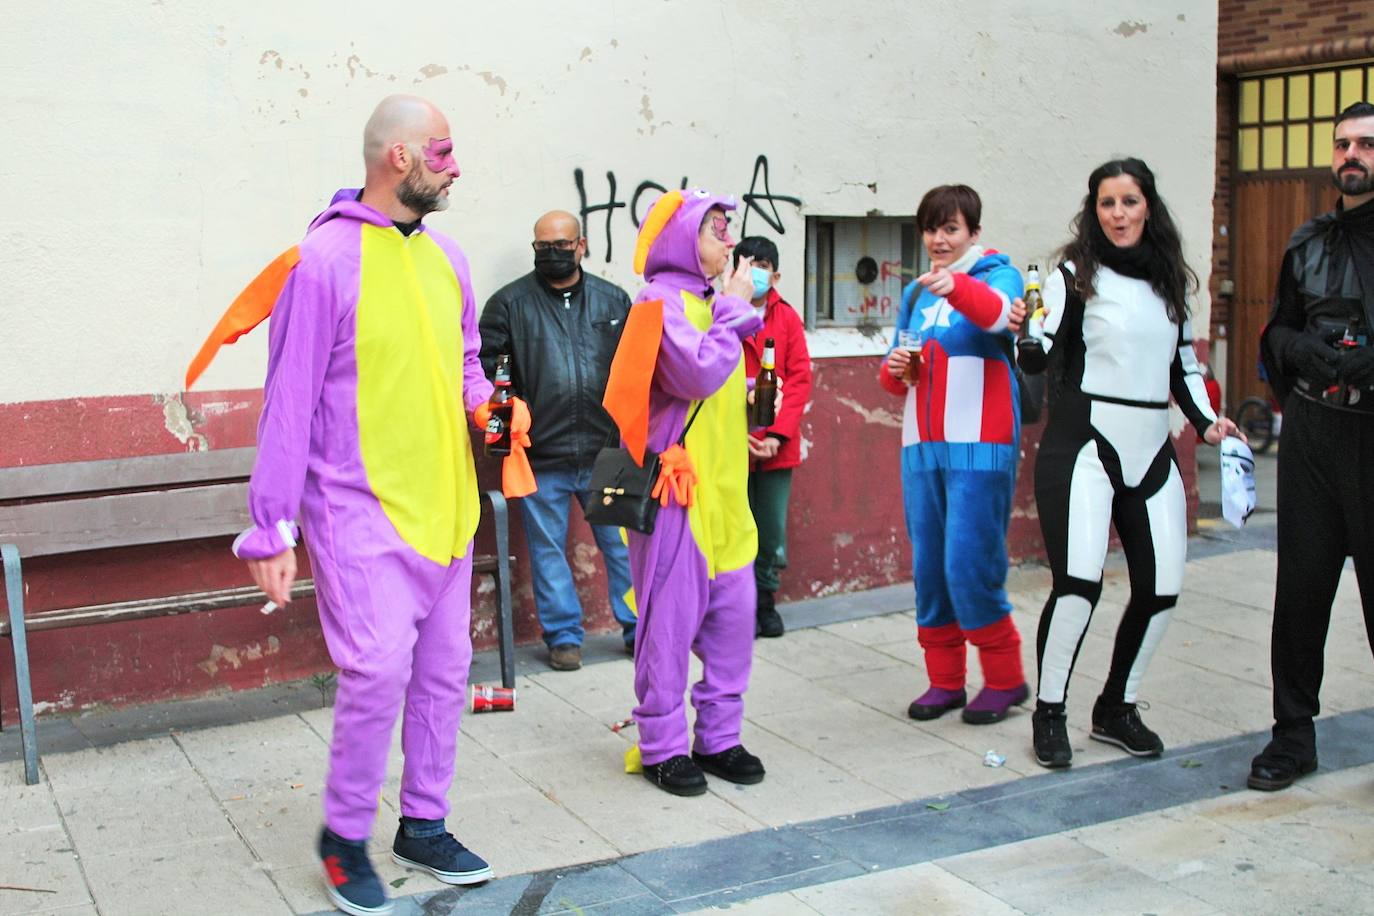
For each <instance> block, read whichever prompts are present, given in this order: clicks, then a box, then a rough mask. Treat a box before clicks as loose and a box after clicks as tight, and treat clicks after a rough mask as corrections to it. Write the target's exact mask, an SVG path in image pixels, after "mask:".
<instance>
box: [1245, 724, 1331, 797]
mask: <svg viewBox="0 0 1374 916" xmlns="http://www.w3.org/2000/svg"><path fill="white" fill-rule="evenodd" d="M1304 724H1305V727H1299V728H1292V727H1288V728H1285V727H1282V726H1278V725H1276V726H1274V737H1273V740H1271V741H1270V742H1269V743H1268V744H1267V745H1266V746H1265V748H1264V750H1263V751H1260V753H1259V755H1258V756H1256V757H1255V759H1254V760H1252V761H1250V776H1249V777H1248V778H1247V779H1246V780H1245V784H1246V785H1247V786H1249V787H1250V788H1252V789H1258V790H1260V791H1261V792H1277V791H1278V790H1279V789H1286V788H1288V787H1289V786H1291V785H1292V784H1293V783H1294V782H1295V781H1296V780H1297V778H1298V777H1299V776H1306V775H1307V774H1308V773H1311V772H1312V771H1313V770H1315V769H1316V768H1317V733H1316V731H1315V730H1314V729H1313V728H1312V725H1311V724H1310V723H1304Z"/></svg>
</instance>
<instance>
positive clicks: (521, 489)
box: [473, 398, 539, 498]
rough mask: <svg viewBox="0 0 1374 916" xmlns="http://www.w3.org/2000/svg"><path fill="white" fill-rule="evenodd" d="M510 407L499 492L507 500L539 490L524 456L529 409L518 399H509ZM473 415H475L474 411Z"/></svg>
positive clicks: (528, 462)
mask: <svg viewBox="0 0 1374 916" xmlns="http://www.w3.org/2000/svg"><path fill="white" fill-rule="evenodd" d="M511 405H512V409H511V412H510V454H509V455H507V456H506V458H505V460H503V461H502V462H501V492H502V493H504V494H505V495H506V497H507V498H514V497H517V496H529V495H530V494H531V493H533V492H534V491H535V490H537V489H539V487H538V485H536V484H535V482H534V469H533V468H531V467H530V459H529V456H528V455H526V454H525V449H527V448H529V447H530V409H529V408H528V407H526V406H525V402H524V401H522V400H521V399H520V398H511ZM479 409H480V408H479ZM487 412H488V413H490V412H491V411H490V410H488V411H487ZM473 413H474V415H475V414H476V411H473Z"/></svg>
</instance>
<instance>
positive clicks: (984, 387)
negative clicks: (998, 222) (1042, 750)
mask: <svg viewBox="0 0 1374 916" xmlns="http://www.w3.org/2000/svg"><path fill="white" fill-rule="evenodd" d="M982 209H983V207H982V201H981V200H980V199H979V197H978V193H977V192H976V191H974V190H973V189H972V188H970V187H968V186H967V185H942V186H940V187H937V188H932V189H931V190H930V191H928V192H927V193H926V195H925V197H923V198H922V199H921V205H920V207H919V208H917V211H916V225H917V226H918V227H919V228H920V230H921V240H922V242H923V244H924V245H925V248H926V252H927V254H929V255H930V263H931V270H930V272H929V273H926V274H924V275H922V276H920V277H918V278H916V280H915V281H913V282H912V283H911V284H910V285H909V286H908V287H907V288H906V290H905V291H904V293H903V295H902V307H901V310H900V312H899V313H898V316H897V331H898V334H897V336H896V338H895V339H894V340H893V346H892V349H891V350H889V352H888V355H887V357H886V358H885V359H884V361H883V365H882V366H881V368H880V369H879V372H878V378H879V381H880V383H881V384H882V386H883V388H885V389H886V390H888V391H890V392H892V393H893V394H897V395H901V396H902V397H904V398H905V399H906V406H905V409H904V411H903V415H902V494H903V496H904V498H905V507H906V523H907V531H908V533H909V534H910V536H911V543H912V556H913V559H912V572H913V576H914V578H915V580H916V637H917V639H918V640H919V642H920V644H921V648H922V649H923V650H924V652H925V659H926V670H927V673H928V674H929V676H930V689H929V690H927V691H926V692H925V693H923V694H922V695H921V696H919V697H917V698H916V699H915V700H913V701H912V703H911V705H910V707H908V709H907V715H909V716H910V717H911V718H913V719H936V718H939V717H940V716H942V715H944V714H945V713H946V712H947V711H949V710H951V709H958V708H959V707H965V708H964V711H963V719H964V721H965V722H968V723H970V724H973V725H985V724H988V723H992V722H999V721H1001V720H1002V719H1004V718H1006V716H1007V713H1008V711H1009V710H1010V709H1011V707H1012V706H1014V705H1016V704H1017V703H1022V702H1024V701H1025V700H1026V698H1027V697H1028V696H1029V695H1030V692H1029V690H1028V688H1027V687H1026V677H1025V674H1024V672H1023V671H1022V667H1021V636H1020V634H1019V633H1018V632H1017V630H1016V624H1015V623H1014V622H1013V621H1012V619H1011V602H1010V601H1008V600H1007V593H1006V589H1005V587H1004V586H1005V582H1006V576H1007V541H1006V539H1007V524H1008V522H1009V520H1010V518H1011V500H1012V493H1013V492H1014V490H1015V487H1016V460H1017V450H1018V448H1019V447H1020V438H1021V420H1020V413H1019V392H1018V391H1017V386H1016V382H1015V380H1014V379H1013V377H1012V371H1011V370H1012V366H1011V360H1010V357H1011V347H1012V343H1011V341H1012V334H1011V331H1010V330H1009V327H1010V324H1011V322H1012V320H1013V317H1014V314H1016V315H1019V314H1020V309H1021V306H1020V303H1018V302H1017V301H1016V300H1017V298H1018V297H1019V296H1020V295H1021V290H1022V286H1021V274H1020V273H1019V272H1018V271H1017V270H1016V268H1014V267H1012V266H1011V261H1010V259H1009V258H1007V256H1006V255H1003V254H998V253H997V252H995V251H992V250H991V249H984V248H983V247H982V246H980V245H978V244H976V243H977V241H978V235H979V229H980V225H979V221H980V220H981V218H982ZM903 331H905V332H907V334H913V335H916V336H917V339H918V340H920V341H921V344H920V351H919V354H915V353H914V352H913V351H912V350H911V349H910V348H909V347H901V346H898V344H899V343H900V342H901V340H902V332H903ZM913 360H914V361H915V362H916V363H917V369H916V372H915V373H914V374H915V381H914V384H913V383H910V382H907V381H904V379H905V378H908V377H910V375H911V373H908V372H907V371H906V370H907V369H908V364H909V363H910V362H912V361H913ZM965 643H971V644H972V645H974V646H976V647H977V648H978V659H979V662H980V664H981V666H982V669H983V689H982V690H981V691H980V692H979V694H978V696H977V697H975V698H974V700H973V702H972V703H967V694H966V693H965V691H964V678H965V669H966V664H967V654H966V653H967V650H966V648H965ZM966 703H967V706H965V704H966Z"/></svg>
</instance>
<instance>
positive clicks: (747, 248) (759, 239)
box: [735, 235, 778, 270]
mask: <svg viewBox="0 0 1374 916" xmlns="http://www.w3.org/2000/svg"><path fill="white" fill-rule="evenodd" d="M740 258H753V259H754V260H755V261H767V262H768V263H769V264H772V265H773V269H774V270H777V269H778V246H777V245H774V244H773V240H772V239H766V238H764V237H763V236H761V235H751V236H748V237H747V238H742V239H740V240H739V244H738V245H736V246H735V266H736V267H738V266H739V259H740Z"/></svg>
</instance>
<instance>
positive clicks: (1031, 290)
mask: <svg viewBox="0 0 1374 916" xmlns="http://www.w3.org/2000/svg"><path fill="white" fill-rule="evenodd" d="M1022 301H1024V302H1025V303H1026V316H1027V317H1030V316H1031V315H1034V314H1035V313H1036V312H1038V311H1040V310H1041V309H1043V308H1044V307H1045V300H1044V298H1043V297H1042V296H1041V295H1040V267H1039V266H1038V265H1036V264H1029V265H1027V267H1026V295H1025V296H1023V297H1022Z"/></svg>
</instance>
